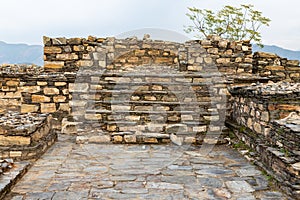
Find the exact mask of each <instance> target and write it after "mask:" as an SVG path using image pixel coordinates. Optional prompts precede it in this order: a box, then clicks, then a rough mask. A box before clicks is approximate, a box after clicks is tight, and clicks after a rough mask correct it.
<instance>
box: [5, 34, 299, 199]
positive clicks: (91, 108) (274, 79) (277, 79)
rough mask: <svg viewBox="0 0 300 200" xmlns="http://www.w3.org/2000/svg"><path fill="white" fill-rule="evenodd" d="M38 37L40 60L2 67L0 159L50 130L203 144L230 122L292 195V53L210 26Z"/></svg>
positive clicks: (30, 151) (90, 138) (42, 145)
mask: <svg viewBox="0 0 300 200" xmlns="http://www.w3.org/2000/svg"><path fill="white" fill-rule="evenodd" d="M44 45H45V47H44V60H45V64H44V66H43V67H39V66H32V65H2V66H1V68H0V73H1V77H0V80H1V88H0V90H1V91H0V102H1V103H0V106H1V108H0V109H1V113H2V114H1V118H0V124H1V128H0V149H1V153H0V159H8V158H13V159H16V160H24V159H33V158H38V157H39V156H40V155H41V154H42V153H43V152H44V151H46V149H47V148H48V147H49V146H51V144H53V143H54V141H55V139H56V137H57V133H60V134H73V135H76V136H77V140H76V142H77V143H85V142H95V143H150V144H158V143H159V144H161V143H171V142H173V143H175V144H177V145H184V144H194V145H201V144H203V143H207V144H218V143H225V142H227V141H228V138H229V136H230V133H231V132H233V133H235V135H236V136H237V137H238V138H239V140H241V141H243V142H245V143H246V144H247V145H249V146H250V147H251V148H252V149H253V150H255V151H256V152H257V153H258V154H257V155H258V156H257V157H256V160H257V163H258V165H260V166H261V167H262V168H264V169H265V170H267V171H268V172H269V173H270V174H272V175H273V176H274V177H275V179H276V180H278V181H279V183H280V186H281V187H282V189H284V190H285V191H286V192H287V193H288V194H289V195H291V196H294V197H296V198H297V196H298V197H299V194H300V179H299V172H300V166H299V163H300V153H299V152H300V149H299V142H300V138H299V134H300V124H299V112H300V90H299V88H300V87H299V86H300V85H299V82H300V66H299V61H295V60H288V59H286V58H281V57H279V56H277V55H275V54H271V53H264V52H256V53H254V54H253V53H252V47H251V44H250V43H249V41H227V40H224V39H222V38H219V37H215V36H211V37H210V38H208V39H207V40H201V41H197V40H196V41H187V42H185V43H175V42H167V41H158V40H151V39H149V38H144V39H143V40H139V39H137V38H135V37H133V38H127V39H116V38H96V37H91V36H90V37H88V38H87V39H84V38H70V39H66V38H48V37H44ZM74 142H75V141H74ZM1 165H2V164H1ZM0 176H1V175H0ZM298 199H299V198H298Z"/></svg>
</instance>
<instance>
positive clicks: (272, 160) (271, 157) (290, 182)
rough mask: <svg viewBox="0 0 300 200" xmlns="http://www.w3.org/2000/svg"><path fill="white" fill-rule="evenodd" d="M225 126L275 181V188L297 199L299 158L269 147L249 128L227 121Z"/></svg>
mask: <svg viewBox="0 0 300 200" xmlns="http://www.w3.org/2000/svg"><path fill="white" fill-rule="evenodd" d="M226 126H227V127H229V128H230V129H231V130H233V132H234V134H235V135H236V136H237V138H238V139H239V141H243V142H244V143H245V144H246V145H247V146H248V147H250V149H251V150H253V151H254V152H255V153H254V156H253V153H252V158H250V160H252V161H253V162H254V163H255V164H256V165H258V166H259V167H261V168H263V169H264V170H265V171H266V172H267V173H268V174H269V175H271V177H274V178H275V180H276V181H277V183H276V186H277V187H279V188H281V189H282V190H283V191H284V192H286V193H287V194H288V195H290V196H291V197H293V198H295V199H300V198H299V193H300V190H299V187H300V186H299V181H300V173H299V169H298V168H297V166H298V165H299V164H298V163H299V162H300V159H299V156H297V155H295V154H293V152H290V151H288V152H285V151H282V149H281V148H279V147H276V146H273V145H271V144H270V143H269V142H268V140H266V139H265V138H264V137H263V136H262V135H259V134H257V133H255V132H253V131H251V130H250V129H249V128H247V127H244V126H241V125H237V124H235V123H234V122H232V121H229V120H227V121H226Z"/></svg>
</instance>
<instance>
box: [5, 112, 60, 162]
mask: <svg viewBox="0 0 300 200" xmlns="http://www.w3.org/2000/svg"><path fill="white" fill-rule="evenodd" d="M51 119H52V117H51V115H49V114H37V113H27V114H20V113H19V112H12V111H8V112H7V113H4V114H1V117H0V150H1V151H0V159H5V158H14V159H15V160H24V159H35V158H38V157H39V156H40V155H42V154H43V153H44V152H45V151H46V149H47V148H48V147H49V146H51V145H52V144H53V143H54V142H55V141H56V138H57V133H56V132H55V131H54V130H53V129H52V125H51V121H52V120H51Z"/></svg>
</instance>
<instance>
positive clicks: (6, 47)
mask: <svg viewBox="0 0 300 200" xmlns="http://www.w3.org/2000/svg"><path fill="white" fill-rule="evenodd" d="M3 63H5V64H36V65H40V66H42V65H43V64H44V61H43V46H41V45H27V44H7V43H5V42H1V41H0V64H3Z"/></svg>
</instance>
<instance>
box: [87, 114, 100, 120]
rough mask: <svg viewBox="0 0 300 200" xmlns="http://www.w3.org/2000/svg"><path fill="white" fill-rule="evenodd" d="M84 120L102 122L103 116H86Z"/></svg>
mask: <svg viewBox="0 0 300 200" xmlns="http://www.w3.org/2000/svg"><path fill="white" fill-rule="evenodd" d="M84 118H85V119H86V120H101V119H102V115H101V114H85V115H84Z"/></svg>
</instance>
